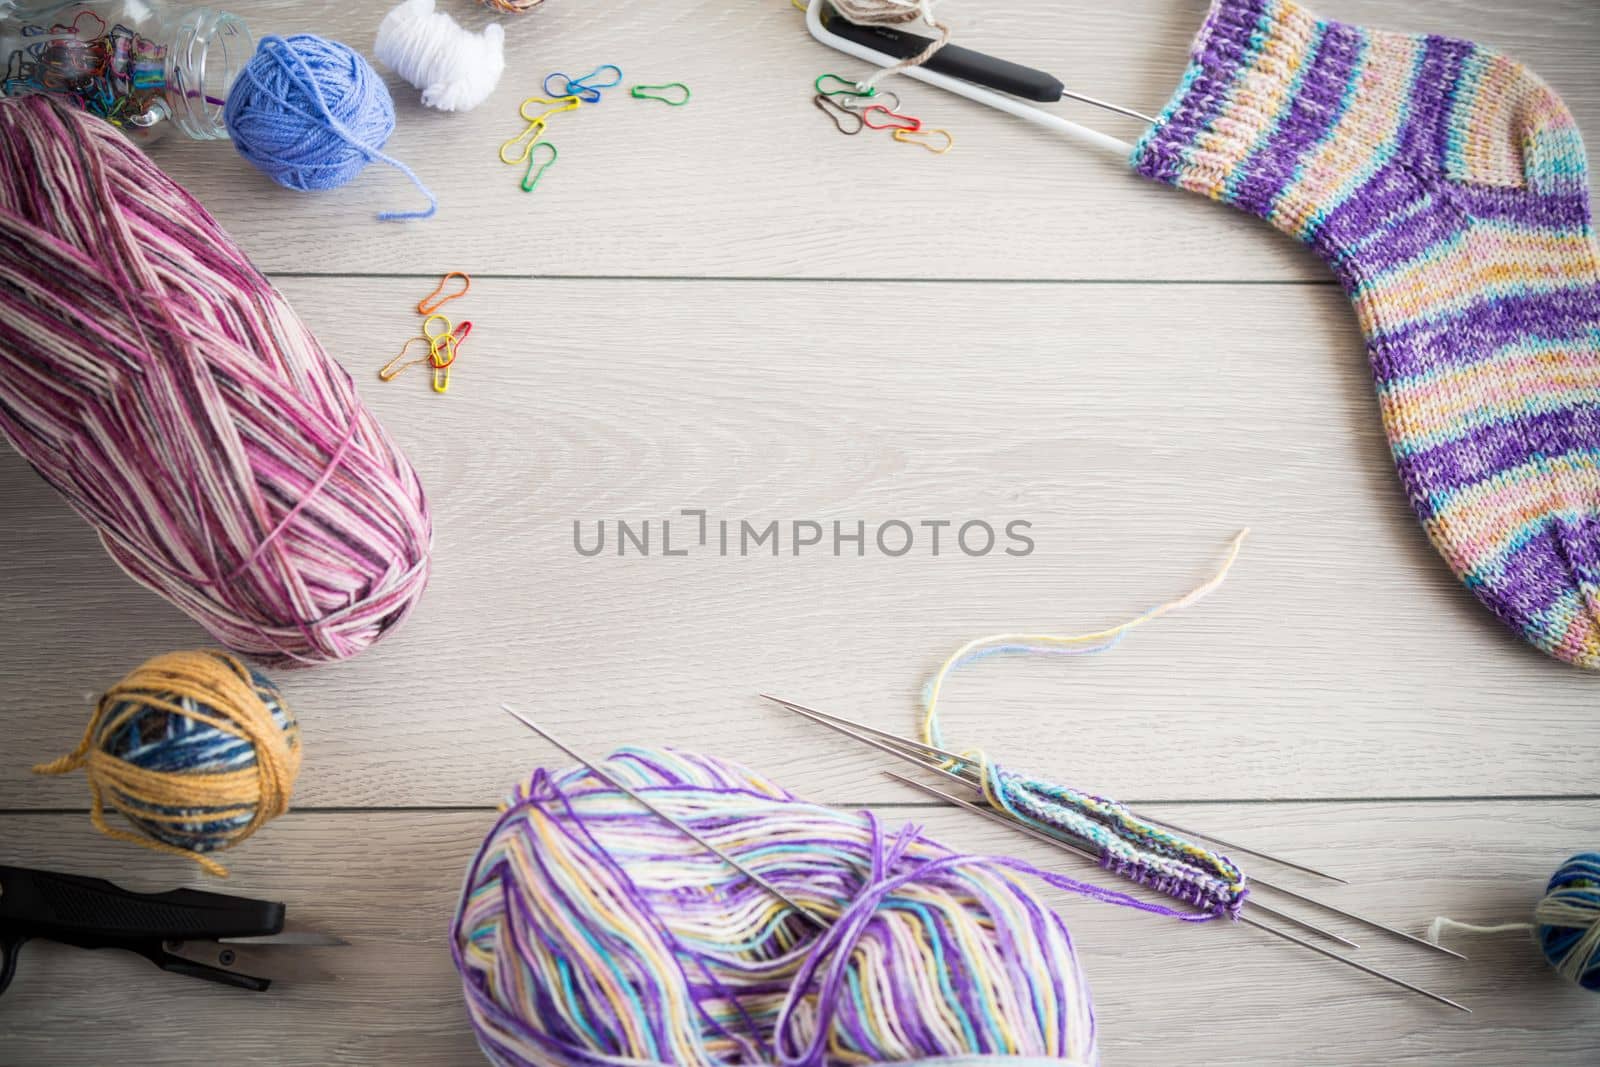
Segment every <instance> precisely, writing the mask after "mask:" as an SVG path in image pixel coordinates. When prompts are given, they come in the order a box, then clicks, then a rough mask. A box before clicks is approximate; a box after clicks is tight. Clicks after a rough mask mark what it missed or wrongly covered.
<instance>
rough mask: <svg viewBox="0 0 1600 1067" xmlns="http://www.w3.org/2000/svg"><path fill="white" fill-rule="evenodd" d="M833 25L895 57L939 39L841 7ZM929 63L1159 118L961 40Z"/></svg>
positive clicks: (973, 79) (1019, 89)
mask: <svg viewBox="0 0 1600 1067" xmlns="http://www.w3.org/2000/svg"><path fill="white" fill-rule="evenodd" d="M827 27H828V30H829V32H831V33H833V34H835V35H837V36H839V37H842V38H844V39H845V40H847V41H851V42H853V43H855V44H858V45H861V46H862V47H864V48H870V49H872V50H873V51H875V52H881V53H883V54H884V55H886V56H892V57H893V58H895V59H908V58H910V57H911V56H914V55H919V54H920V53H922V52H923V51H924V50H926V49H927V48H928V46H929V45H931V44H933V39H932V38H929V37H921V36H918V35H917V34H914V33H907V32H906V31H905V30H898V29H894V28H892V27H889V26H860V25H857V24H856V23H854V22H850V21H849V20H847V19H845V18H844V17H843V16H841V15H839V14H837V13H835V14H834V15H833V17H832V18H830V19H828V21H827ZM923 66H924V67H926V68H927V69H928V70H931V71H934V72H935V73H938V74H946V75H949V76H950V77H952V78H960V79H961V80H962V81H965V82H970V83H971V84H973V85H981V86H983V87H984V88H986V89H993V90H995V91H996V92H1001V93H1006V94H1009V95H1011V96H1016V97H1020V98H1022V99H1023V100H1034V101H1037V102H1039V103H1045V104H1053V103H1055V102H1056V101H1058V100H1061V99H1063V98H1065V99H1068V100H1077V101H1080V102H1081V103H1085V104H1092V105H1093V106H1095V107H1100V108H1105V109H1106V110H1107V111H1114V112H1116V113H1117V114H1119V115H1127V116H1129V117H1130V118H1136V119H1139V120H1141V121H1143V122H1149V123H1153V122H1155V119H1153V118H1151V117H1150V116H1149V115H1146V114H1144V113H1142V112H1139V111H1135V110H1133V109H1132V108H1127V107H1121V106H1119V105H1117V104H1112V103H1108V102H1107V101H1105V100H1099V99H1097V98H1095V97H1092V96H1084V95H1083V94H1081V93H1074V92H1071V91H1069V90H1068V89H1067V88H1066V86H1064V85H1062V84H1061V79H1060V78H1057V77H1056V76H1055V75H1053V74H1048V73H1046V72H1045V71H1042V70H1035V69H1034V68H1033V67H1025V66H1023V65H1022V64H1021V63H1013V62H1011V61H1010V60H1008V59H1000V58H999V57H997V56H991V55H986V54H985V53H983V52H977V51H974V50H973V49H971V48H963V47H962V46H961V45H957V44H947V45H945V46H944V47H943V48H941V49H939V50H938V51H937V52H935V53H934V54H933V55H932V56H930V57H928V61H927V62H926V63H924V64H923Z"/></svg>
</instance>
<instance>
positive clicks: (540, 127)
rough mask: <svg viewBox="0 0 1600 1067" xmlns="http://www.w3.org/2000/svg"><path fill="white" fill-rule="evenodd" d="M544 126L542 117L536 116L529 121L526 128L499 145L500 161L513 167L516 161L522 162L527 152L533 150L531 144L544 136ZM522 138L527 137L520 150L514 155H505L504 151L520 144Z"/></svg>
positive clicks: (526, 156)
mask: <svg viewBox="0 0 1600 1067" xmlns="http://www.w3.org/2000/svg"><path fill="white" fill-rule="evenodd" d="M544 127H545V122H544V119H542V118H537V119H533V120H532V121H530V122H529V123H528V128H527V129H525V130H523V131H522V132H521V133H519V134H517V135H516V136H515V137H513V138H511V140H509V141H507V142H506V143H505V144H503V145H501V146H500V162H502V163H505V164H506V165H508V166H513V167H514V166H516V165H517V164H518V163H522V162H524V161H525V160H526V159H527V158H528V153H530V152H532V151H533V146H534V145H535V144H537V143H538V141H539V138H541V137H543V136H544ZM524 138H526V139H527V142H528V143H527V144H525V145H523V147H522V151H520V152H518V153H517V154H516V155H514V156H508V155H506V152H507V151H508V150H509V149H512V148H515V147H516V146H517V145H518V144H521V143H522V141H523V139H524Z"/></svg>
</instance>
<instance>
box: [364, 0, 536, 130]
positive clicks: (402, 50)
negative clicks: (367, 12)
mask: <svg viewBox="0 0 1600 1067" xmlns="http://www.w3.org/2000/svg"><path fill="white" fill-rule="evenodd" d="M433 4H434V0H405V2H404V3H402V4H401V5H400V6H399V7H397V8H395V9H394V10H393V11H391V12H389V13H388V14H387V15H385V16H384V17H383V22H382V23H380V24H379V25H378V39H377V42H376V43H375V44H374V45H373V49H372V50H373V52H374V54H376V55H377V57H378V60H379V61H380V62H381V63H383V64H384V66H386V67H388V68H389V69H390V70H392V71H394V72H395V73H396V74H398V75H400V77H402V78H404V79H405V80H406V81H407V82H409V83H410V84H411V85H412V86H413V87H414V88H417V89H421V90H422V102H423V103H424V104H426V105H427V106H428V107H432V108H438V109H439V110H440V111H471V110H472V109H473V108H475V107H477V106H478V105H479V104H481V103H483V102H484V101H485V100H487V99H489V94H490V93H492V92H494V87H495V86H496V85H498V84H500V75H502V74H504V73H505V70H506V31H505V30H504V29H502V28H501V26H500V24H499V23H498V22H496V23H493V24H491V25H489V26H487V27H485V29H484V31H483V32H482V33H473V32H472V31H471V30H468V29H464V28H463V27H462V26H461V24H460V23H458V22H457V21H456V20H455V19H453V18H451V17H450V16H449V15H448V14H446V13H444V12H443V11H435V10H434V9H433Z"/></svg>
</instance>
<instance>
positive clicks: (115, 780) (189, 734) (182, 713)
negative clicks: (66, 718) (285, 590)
mask: <svg viewBox="0 0 1600 1067" xmlns="http://www.w3.org/2000/svg"><path fill="white" fill-rule="evenodd" d="M300 755H301V752H300V727H299V725H298V723H297V722H296V721H295V718H294V716H293V714H291V713H290V711H289V709H288V707H287V705H286V704H285V703H284V700H283V695H282V694H281V693H280V692H279V691H278V688H277V686H275V685H273V683H272V682H271V681H270V680H269V679H268V678H267V677H266V676H265V675H263V674H261V673H260V672H259V671H256V670H253V669H251V668H250V667H248V666H246V665H245V664H244V663H243V662H241V661H240V660H238V659H236V658H234V657H233V656H230V655H227V654H225V653H222V652H210V651H203V652H174V653H170V654H168V655H165V656H158V657H157V658H155V659H153V660H151V661H149V662H148V663H146V664H144V665H143V666H141V667H140V668H139V669H137V670H136V671H134V672H133V673H132V674H130V675H128V676H127V677H126V678H124V679H123V680H122V681H121V682H119V683H118V684H117V685H115V686H113V687H112V688H111V689H109V690H107V692H106V693H105V694H104V695H103V696H102V697H101V698H100V701H99V704H98V706H97V707H96V709H95V713H94V717H93V718H92V719H91V721H90V723H89V727H88V729H87V730H86V731H85V733H84V737H83V740H82V742H81V743H80V744H79V746H78V748H77V750H76V751H74V752H73V753H71V754H69V755H67V756H64V757H62V758H61V759H59V760H56V761H55V762H54V763H50V764H45V765H42V766H40V767H37V768H35V770H37V771H39V772H40V773H42V774H60V773H64V772H67V771H72V770H77V769H79V768H82V769H83V770H84V771H85V773H86V774H87V776H88V779H89V788H90V790H91V792H92V794H93V808H92V810H91V818H92V819H93V821H94V824H95V826H96V827H97V828H99V829H100V830H101V832H103V833H106V834H109V835H110V836H112V837H117V838H120V839H123V840H131V841H136V842H138V843H140V844H143V845H146V846H147V847H150V848H154V849H157V850H158V851H164V852H173V853H177V854H180V855H184V856H188V857H190V858H192V859H194V860H196V861H197V862H199V863H200V864H201V865H202V866H204V867H206V869H208V870H210V871H212V872H213V873H215V874H226V873H227V871H226V869H225V868H224V867H222V865H221V864H218V863H217V862H215V861H214V860H211V859H208V858H207V857H206V855H205V854H206V853H211V852H217V851H220V850H222V849H226V848H231V847H232V846H234V845H236V844H238V843H239V842H240V841H243V840H244V839H245V838H247V837H249V836H250V835H251V834H253V833H255V831H256V830H258V829H259V828H260V827H261V826H262V825H263V824H264V823H266V822H267V821H268V820H269V819H272V818H274V817H276V816H277V815H280V814H282V813H283V812H284V811H286V810H287V809H288V804H289V796H290V793H291V792H292V791H293V788H294V780H295V777H296V775H297V774H298V773H299V769H300ZM107 806H109V807H111V808H113V809H115V810H116V811H119V812H121V813H122V815H123V816H124V817H125V818H126V819H127V820H128V821H129V822H130V823H131V824H132V825H133V826H134V827H135V828H136V829H138V830H139V831H141V832H142V833H143V834H144V835H146V836H145V837H143V838H140V837H137V836H135V835H133V834H129V833H126V832H125V831H120V830H113V829H111V828H110V827H108V826H107V825H106V823H105V821H104V808H105V807H107Z"/></svg>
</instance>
